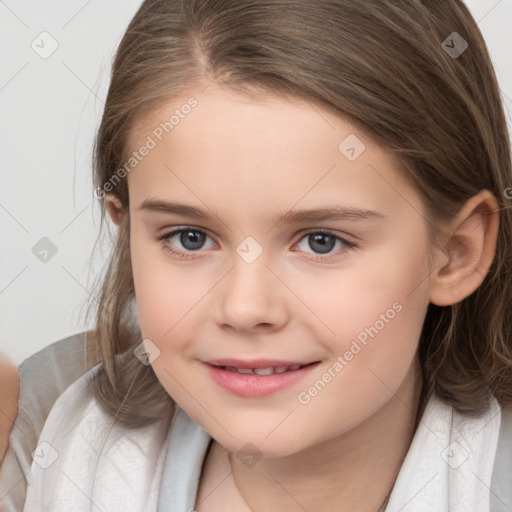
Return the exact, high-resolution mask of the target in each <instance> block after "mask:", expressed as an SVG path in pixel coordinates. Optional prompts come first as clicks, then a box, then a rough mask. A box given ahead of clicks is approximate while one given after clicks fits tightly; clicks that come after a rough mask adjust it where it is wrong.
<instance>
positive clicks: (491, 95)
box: [20, 0, 512, 512]
mask: <svg viewBox="0 0 512 512" xmlns="http://www.w3.org/2000/svg"><path fill="white" fill-rule="evenodd" d="M95 185H96V189H95V195H96V197H97V198H98V199H99V200H100V201H101V205H102V212H103V214H104V215H105V216H106V213H107V211H108V214H109V216H110V218H111V219H112V220H113V221H114V223H115V224H116V226H117V240H116V244H115V247H114V250H113V253H112V259H111V262H110V266H109V268H108V271H107V273H106V275H105V278H104V282H103V285H102V287H101V296H100V301H99V304H98V306H97V308H95V309H92V311H95V312H96V315H97V321H96V328H95V330H94V331H93V332H92V334H91V336H89V338H88V350H89V354H90V359H91V361H97V360H100V361H101V362H100V363H99V364H97V365H95V366H94V367H93V368H92V369H91V370H89V371H87V372H86V373H85V374H84V375H83V376H82V377H81V378H79V379H78V380H77V381H76V382H75V383H74V384H72V385H71V386H70V387H69V388H68V389H67V390H66V391H65V393H64V394H63V395H62V396H61V397H60V398H59V400H58V401H57V402H56V404H55V406H54V407H53V409H52V411H51V412H50V415H49V417H48V420H47V421H46V424H45V426H44V428H43V431H42V433H41V436H40V439H39V444H38V446H37V448H36V450H35V452H34V454H33V463H32V470H31V474H30V475H28V476H27V480H28V484H29V485H28V486H27V493H26V501H25V505H24V508H23V510H27V511H43V510H44V511H68V510H74V511H77V510H78V511H82V510H84V511H85V510H95V511H96V510H101V511H104V512H106V511H114V510H115V511H118V510H123V511H142V510H144V511H155V510H158V511H161V512H163V511H173V512H178V511H180V512H185V511H192V510H198V511H200V512H217V511H221V510H222V511H226V510H232V511H237V512H249V511H254V512H260V511H277V510H282V509H284V508H286V509H287V510H290V511H303V510H307V511H315V510H329V511H334V510H336V511H339V510H347V511H349V510H350V511H351V510H358V511H363V512H377V511H383V510H386V511H387V512H398V511H414V512H419V511H433V510H435V511H448V510H449V511H451V512H458V511H468V510H470V511H478V512H486V511H491V510H492V511H497V510H500V511H501V510H510V509H512V493H511V491H510V487H511V486H510V483H511V482H510V478H511V477H510V475H511V474H512V473H511V469H512V468H511V466H512V453H511V451H512V449H511V446H510V441H511V439H512V418H511V416H510V404H511V402H512V358H511V342H512V340H511V333H512V311H511V309H512V301H511V299H510V290H511V285H512V274H511V273H510V268H511V265H512V250H511V243H512V242H511V240H512V214H511V210H510V199H509V197H510V191H511V190H512V188H511V187H512V170H511V158H510V141H509V138H508V132H507V126H506V122H505V117H504V111H503V106H502V103H501V99H500V94H499V88H498V85H497V82H496V77H495V74H494V71H493V68H492V65H491V62H490V58H489V55H488V52H487V49H486V46H485V43H484V41H483V38H482V36H481V33H480V32H479V30H478V27H477V25H476V23H475V21H474V20H473V19H472V17H471V15H470V13H469V12H468V10H467V9H466V7H465V6H464V5H463V3H462V2H461V1H460V0H429V1H427V0H424V1H420V0H409V1H396V0H381V1H378V2H377V1H349V0H338V1H332V0H330V1H326V0H316V1H314V2H313V1H311V0H299V1H295V2H288V1H279V0H275V1H272V2H268V1H265V2H263V1H261V0H247V1H245V2H236V1H234V0H214V1H204V0H146V1H145V2H144V3H143V5H142V6H141V8H140V9H139V11H138V12H137V14H136V15H135V17H134V19H133V20H132V22H131V24H130V26H129V27H128V29H127V31H126V34H125V36H124V38H123V40H122V41H121V43H120V46H119V49H118V52H117V55H116V59H115V62H114V65H113V74H112V81H111V85H110V89H109V92H108V97H107V101H106V105H105V111H104V114H103V118H102V122H101V126H100V128H99V131H98V134H97V141H96V147H95ZM20 510H21V508H20Z"/></svg>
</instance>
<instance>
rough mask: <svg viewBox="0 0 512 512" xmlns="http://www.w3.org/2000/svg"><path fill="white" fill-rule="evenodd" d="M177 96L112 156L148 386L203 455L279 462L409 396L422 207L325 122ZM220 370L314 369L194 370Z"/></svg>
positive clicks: (421, 284)
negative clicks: (130, 159)
mask: <svg viewBox="0 0 512 512" xmlns="http://www.w3.org/2000/svg"><path fill="white" fill-rule="evenodd" d="M191 95H193V97H194V98H195V100H194V101H190V100H189V98H190V96H183V97H182V98H178V99H176V100H175V101H172V102H170V103H169V104H168V105H166V106H165V108H162V109H161V110H160V111H158V112H157V113H153V114H151V115H150V116H148V117H147V118H146V119H145V120H144V122H143V123H141V125H140V126H142V125H143V127H142V128H141V127H140V126H139V129H138V130H137V132H134V133H133V134H132V137H131V140H130V141H129V142H130V148H131V150H133V151H137V155H138V156H137V157H136V158H137V164H136V165H135V167H134V168H133V169H132V170H131V171H130V173H129V174H128V187H129V202H130V211H129V214H130V239H131V257H132V266H133V277H134V282H135V290H136V301H137V307H138V312H139V318H140V326H141V330H142V334H143V337H144V338H145V339H146V342H145V343H146V348H147V349H148V352H149V353H150V358H153V357H155V356H157V357H156V358H155V359H154V361H153V363H152V364H153V368H154V370H155V372H156V375H157V376H158V378H159V380H160V382H161V383H162V385H163V386H164V387H165V389H166V390H167V391H168V393H169V394H170V395H171V396H172V398H173V399H174V400H175V401H176V402H177V403H178V404H179V405H180V406H181V407H182V408H183V409H184V410H185V411H186V412H187V413H188V414H189V415H190V416H191V417H192V418H193V419H194V420H195V421H196V422H197V423H199V424H200V425H201V426H202V427H203V429H204V430H206V431H207V432H208V433H210V434H211V435H212V436H213V437H214V438H215V439H216V440H217V441H218V442H220V443H221V444H222V445H224V446H225V447H226V448H227V449H229V450H230V451H238V450H240V449H242V448H244V447H247V446H252V445H254V447H255V448H254V450H255V451H256V452H260V453H261V454H262V455H264V456H271V457H272V456H284V455H290V454H293V453H296V452H299V451H300V450H303V449H306V448H308V447H311V446H313V445H315V444H318V443H320V442H324V441H328V440H332V439H334V438H337V437H340V436H342V435H343V434H345V433H347V432H348V431H349V430H351V429H354V427H357V426H360V425H363V424H364V423H365V422H366V421H368V420H369V419H370V418H371V417H372V416H373V415H375V414H376V413H377V412H378V411H382V410H383V409H385V407H386V405H387V404H388V403H389V402H390V399H391V398H393V397H394V396H396V395H398V396H410V394H411V393H410V390H411V389H413V387H414V385H413V382H414V379H415V376H416V372H417V368H418V365H417V359H416V349H417V345H418V340H419V336H420V331H421V327H422V323H423V320H424V317H425V314H426V309H427V306H428V304H429V268H428V257H427V256H428V251H429V244H428V241H427V232H426V222H425V212H424V208H423V206H422V203H421V201H420V198H419V196H418V195H417V193H416V192H415V191H414V190H413V189H412V188H411V186H410V185H409V184H408V183H407V181H406V180H405V179H404V178H403V177H402V176H401V175H400V174H399V172H398V164H397V162H396V161H395V160H394V159H393V158H392V157H391V156H390V155H388V154H386V153H385V151H384V150H383V149H380V148H379V147H377V146H375V145H374V144H372V142H371V141H370V140H369V139H368V138H366V137H365V136H364V135H363V134H360V133H358V132H356V130H355V129H354V127H353V126H351V125H350V124H349V123H348V122H346V121H345V120H343V119H342V118H341V117H339V116H337V115H335V114H333V113H332V112H329V111H327V110H325V109H323V108H320V107H318V106H312V105H311V104H309V103H307V102H304V101H299V100H293V101H291V100H285V99H278V98H277V97H275V98H274V97H270V96H269V97H268V99H267V100H266V101H265V102H260V101H255V100H250V99H247V98H245V97H242V96H238V95H235V94H233V93H230V92H227V91H226V90H223V89H220V88H217V87H216V86H214V85H211V86H209V87H208V88H207V89H206V90H205V91H204V92H197V93H195V92H194V91H191ZM187 101H188V103H187ZM196 102H197V103H196ZM185 105H194V106H193V107H190V108H188V107H184V106H185ZM173 115H174V118H172V120H171V122H169V119H171V116H173ZM166 122H167V125H166V124H165V123H166ZM161 123H162V124H161ZM163 126H165V128H166V129H167V132H168V133H166V129H164V128H162V127H163ZM160 139H161V140H160ZM143 147H146V150H143V149H142V148H143ZM299 212H300V213H299ZM179 229H181V230H184V231H181V232H179V231H176V230H179ZM159 239H162V240H159ZM147 340H150V341H147ZM222 359H237V360H239V361H240V362H239V363H236V362H231V363H229V362H227V363H226V362H225V363H226V365H229V364H232V365H233V366H236V365H237V364H238V367H240V368H242V367H243V366H244V363H245V366H246V367H247V366H249V367H251V365H252V367H257V366H260V367H261V366H263V367H268V366H272V367H274V366H289V365H290V364H292V363H296V364H301V365H307V364H309V363H315V364H312V365H311V366H308V367H307V368H305V369H304V370H293V371H292V370H288V371H285V372H284V373H282V374H279V375H270V376H268V375H254V374H251V375H249V374H247V373H237V374H234V373H233V372H230V371H226V370H224V369H222V368H220V367H218V368H217V369H216V370H215V369H213V367H212V366H211V365H210V364H208V362H212V361H215V360H217V361H218V360H222ZM262 360H263V361H262ZM265 360H266V362H265ZM255 361H259V362H261V364H257V363H255ZM269 361H270V362H269ZM280 362H281V364H279V363H280ZM221 363H222V362H221ZM221 363H220V364H221ZM217 364H219V363H218V362H217ZM224 366H225V365H224ZM246 372H247V370H246ZM260 373H267V371H265V370H261V371H260ZM403 407H406V405H404V406H403ZM247 443H252V445H247Z"/></svg>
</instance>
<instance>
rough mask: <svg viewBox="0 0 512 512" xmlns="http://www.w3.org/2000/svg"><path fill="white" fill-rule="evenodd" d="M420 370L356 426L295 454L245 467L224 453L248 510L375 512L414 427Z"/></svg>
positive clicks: (411, 373)
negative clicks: (377, 409) (356, 511)
mask: <svg viewBox="0 0 512 512" xmlns="http://www.w3.org/2000/svg"><path fill="white" fill-rule="evenodd" d="M421 385H422V382H421V369H420V368H419V363H418V362H417V361H415V363H414V364H413V365H412V367H411V369H410V371H409V373H408V375H407V377H406V378H405V380H404V382H403V383H402V385H401V387H400V389H399V390H398V391H397V392H396V393H395V394H393V395H392V396H391V398H390V399H389V401H388V402H387V403H386V404H385V405H384V406H383V407H382V408H381V409H379V411H377V412H376V413H375V414H374V415H373V416H371V417H370V418H368V419H367V420H366V421H365V422H364V423H363V424H361V425H359V426H358V427H357V428H355V429H353V430H351V431H349V432H346V433H344V434H343V435H341V436H339V437H337V438H335V439H330V440H329V441H326V442H323V443H321V444H317V445H315V446H311V447H309V448H308V449H306V450H303V451H301V452H299V453H296V454H293V455H290V456H287V457H280V458H262V459H261V460H260V461H258V463H257V464H256V465H255V466H253V467H247V466H245V465H244V464H242V463H241V462H240V460H238V459H237V457H236V456H234V454H231V453H230V454H229V459H230V462H231V468H232V471H233V475H232V477H233V480H234V483H235V485H236V488H237V491H238V493H239V494H240V497H241V498H242V499H243V501H244V502H245V504H246V505H247V507H248V510H251V511H252V512H262V511H269V510H272V511H273V510H282V509H284V510H287V511H288V512H295V511H297V512H303V511H304V510H336V511H340V510H341V511H352V510H358V511H360V512H377V511H379V509H380V508H381V506H382V505H383V503H384V502H385V500H386V498H387V496H388V495H389V493H390V491H391V489H392V487H393V484H394V482H395V480H396V477H397V475H398V472H399V471H400V467H401V465H402V463H403V460H404V458H405V456H406V454H407V450H408V449H409V446H410V443H411V441H412V438H413V436H414V432H415V428H416V425H417V422H416V415H417V412H418V410H419V406H420V403H419V402H420V396H421Z"/></svg>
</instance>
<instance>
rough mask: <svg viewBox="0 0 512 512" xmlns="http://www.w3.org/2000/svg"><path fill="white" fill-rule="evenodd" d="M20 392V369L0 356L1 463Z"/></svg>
mask: <svg viewBox="0 0 512 512" xmlns="http://www.w3.org/2000/svg"><path fill="white" fill-rule="evenodd" d="M19 392H20V379H19V375H18V368H17V367H16V366H14V365H13V364H12V363H11V362H10V361H9V359H7V357H5V356H3V355H1V354H0V462H2V461H3V459H4V456H5V452H6V451H7V447H8V446H9V434H10V432H11V430H12V426H13V425H14V420H15V418H16V415H17V413H18V397H19Z"/></svg>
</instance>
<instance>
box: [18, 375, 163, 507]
mask: <svg viewBox="0 0 512 512" xmlns="http://www.w3.org/2000/svg"><path fill="white" fill-rule="evenodd" d="M100 368H101V365H97V366H95V367H93V368H91V369H90V370H88V371H87V372H86V373H85V374H84V375H82V376H81V377H80V378H79V379H77V380H76V381H75V382H73V383H72V384H71V385H70V386H69V387H68V388H67V389H66V390H65V391H64V392H63V393H62V395H61V396H60V397H59V398H58V399H57V401H56V402H55V405H54V406H53V408H52V410H51V411H50V414H49V415H48V418H47V420H46V423H45V425H44V427H43V430H42V432H41V436H40V438H39V442H38V444H37V447H36V449H35V452H34V457H33V462H32V465H31V484H30V485H29V486H28V490H27V496H26V507H28V508H27V509H28V510H31V511H33V512H42V510H48V509H49V510H52V511H55V512H57V511H63V512H64V511H65V510H66V511H67V510H69V505H70V504H71V503H72V504H73V510H75V511H82V510H84V511H85V510H89V507H90V500H89V498H88V497H87V496H85V495H84V494H83V492H82V491H80V489H89V490H90V494H89V496H92V495H94V496H95V500H94V502H95V504H96V505H97V506H98V507H99V508H100V509H101V510H112V509H119V510H124V511H125V512H131V511H134V510H143V509H144V507H145V504H147V503H149V502H150V501H151V499H152V500H153V501H154V500H155V499H156V496H157V494H156V492H157V489H158V486H159V483H160V481H159V476H160V475H161V469H162V466H163V462H164V460H165V454H166V453H167V444H166V443H167V441H168V434H169V432H170V429H169V421H168V420H167V419H166V420H161V421H158V422H155V423H153V424H150V425H146V426H144V427H140V428H127V427H124V426H123V425H121V424H119V422H116V421H115V417H112V416H111V415H110V414H109V413H108V412H107V411H106V410H105V409H104V408H103V407H102V405H101V403H100V402H99V401H98V398H97V397H96V393H95V389H94V384H93V382H94V379H95V376H96V375H97V372H98V371H99V370H100ZM112 507H114V508H112ZM147 510H150V509H147Z"/></svg>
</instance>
